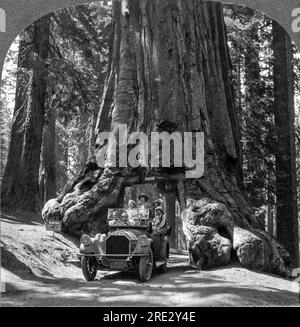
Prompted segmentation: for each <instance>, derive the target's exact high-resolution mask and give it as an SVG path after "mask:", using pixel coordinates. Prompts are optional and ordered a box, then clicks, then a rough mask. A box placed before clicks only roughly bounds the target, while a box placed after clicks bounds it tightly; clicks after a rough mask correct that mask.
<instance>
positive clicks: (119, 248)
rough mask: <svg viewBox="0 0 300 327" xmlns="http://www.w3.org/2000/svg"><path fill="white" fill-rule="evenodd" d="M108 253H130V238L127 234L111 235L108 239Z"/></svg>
mask: <svg viewBox="0 0 300 327" xmlns="http://www.w3.org/2000/svg"><path fill="white" fill-rule="evenodd" d="M106 254H129V240H128V238H127V237H125V236H121V235H120V236H117V235H116V236H109V237H108V239H107V240H106Z"/></svg>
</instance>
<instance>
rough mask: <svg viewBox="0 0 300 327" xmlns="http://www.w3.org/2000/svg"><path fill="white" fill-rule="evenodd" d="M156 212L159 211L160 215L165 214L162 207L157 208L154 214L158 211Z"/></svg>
mask: <svg viewBox="0 0 300 327" xmlns="http://www.w3.org/2000/svg"><path fill="white" fill-rule="evenodd" d="M158 210H160V211H161V212H162V213H165V212H164V209H163V208H162V207H157V208H156V209H155V212H156V211H158Z"/></svg>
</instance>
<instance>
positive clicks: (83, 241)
mask: <svg viewBox="0 0 300 327" xmlns="http://www.w3.org/2000/svg"><path fill="white" fill-rule="evenodd" d="M80 243H81V244H83V245H85V246H87V245H90V244H91V243H92V240H91V238H90V237H89V236H88V235H86V234H84V235H82V236H81V238H80Z"/></svg>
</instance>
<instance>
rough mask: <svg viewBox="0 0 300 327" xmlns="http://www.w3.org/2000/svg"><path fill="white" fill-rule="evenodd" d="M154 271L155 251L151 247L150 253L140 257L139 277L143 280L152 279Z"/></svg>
mask: <svg viewBox="0 0 300 327" xmlns="http://www.w3.org/2000/svg"><path fill="white" fill-rule="evenodd" d="M152 271H153V252H152V250H151V249H150V252H149V255H147V256H145V257H141V258H140V262H139V279H140V281H141V282H147V281H149V280H150V278H151V275H152Z"/></svg>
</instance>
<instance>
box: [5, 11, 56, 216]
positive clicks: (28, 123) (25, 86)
mask: <svg viewBox="0 0 300 327" xmlns="http://www.w3.org/2000/svg"><path fill="white" fill-rule="evenodd" d="M49 37H50V16H49V15H48V16H45V17H43V18H41V19H39V20H38V21H36V22H35V23H34V24H33V25H32V26H30V27H28V28H27V29H26V30H25V31H24V33H23V35H22V37H21V41H20V51H19V62H18V67H19V75H20V77H18V82H17V84H18V85H17V92H16V102H15V110H14V122H13V128H12V131H11V144H10V150H9V154H8V160H7V165H6V169H5V173H4V177H3V189H2V190H1V200H2V204H3V205H4V206H6V207H10V208H18V209H24V210H28V211H35V210H37V209H39V208H40V206H39V186H38V184H39V180H38V178H39V166H40V154H41V146H42V135H43V127H44V113H45V101H46V93H47V82H46V78H47V68H46V61H47V59H48V56H49ZM22 74H23V75H22ZM24 75H25V76H26V78H25V81H24Z"/></svg>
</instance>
